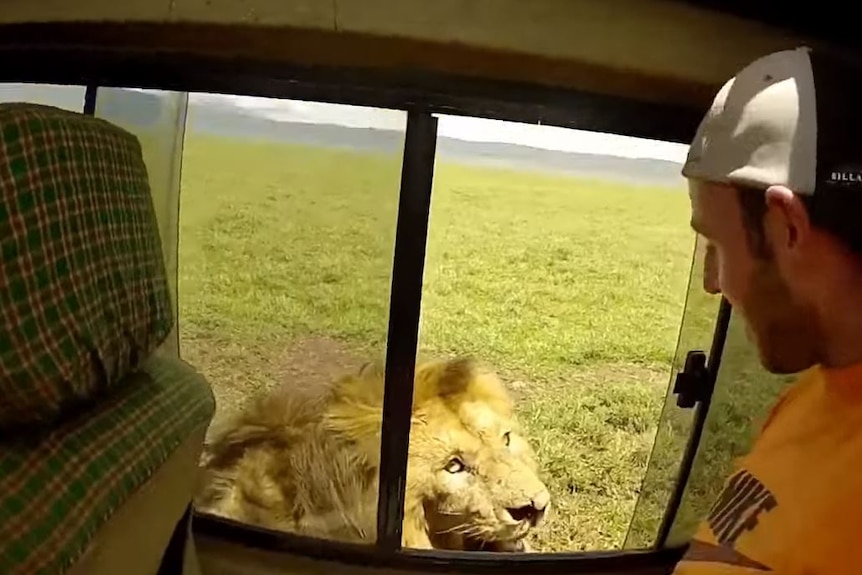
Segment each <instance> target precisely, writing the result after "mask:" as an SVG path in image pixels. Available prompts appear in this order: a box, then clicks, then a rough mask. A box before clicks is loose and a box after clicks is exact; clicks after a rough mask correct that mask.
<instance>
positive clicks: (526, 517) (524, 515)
mask: <svg viewBox="0 0 862 575" xmlns="http://www.w3.org/2000/svg"><path fill="white" fill-rule="evenodd" d="M550 501H551V495H550V494H549V493H548V492H547V491H545V492H542V493H540V494H539V495H537V496H536V497H534V498H533V499H532V500H531V501H530V503H529V505H524V506H523V507H510V508H508V509H507V510H506V511H508V512H509V515H511V516H512V519H514V520H515V521H529V522H530V524H531V525H536V524H537V523H538V522H539V519H541V518H542V514H543V513H544V512H545V509H546V508H547V507H548V503H550Z"/></svg>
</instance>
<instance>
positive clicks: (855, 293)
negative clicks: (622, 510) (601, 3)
mask: <svg viewBox="0 0 862 575" xmlns="http://www.w3.org/2000/svg"><path fill="white" fill-rule="evenodd" d="M683 175H684V176H685V177H686V178H688V180H689V187H690V197H691V209H692V221H691V223H692V227H693V228H694V229H695V231H697V232H698V233H699V234H701V235H702V236H703V237H704V238H705V239H706V240H707V242H708V247H707V257H706V263H705V270H704V274H705V280H704V284H705V288H706V289H707V290H708V291H711V292H714V293H718V292H721V293H722V294H723V295H724V296H725V297H726V298H727V299H728V300H729V301H730V303H731V304H732V305H733V308H734V310H735V313H738V314H741V315H742V316H743V317H744V318H745V320H746V324H747V326H748V329H749V332H750V334H751V336H752V339H753V341H754V343H755V344H756V346H757V349H758V352H759V355H760V359H761V362H762V364H763V366H764V367H765V368H766V369H767V370H769V371H770V372H773V373H785V374H786V373H796V372H802V373H801V375H800V376H799V377H798V380H797V381H796V383H795V384H794V385H793V386H792V387H791V388H789V389H788V391H787V392H785V393H784V395H783V396H782V397H781V398H780V399H779V400H778V402H777V403H776V404H775V406H774V407H773V409H772V412H771V414H770V416H769V417H768V419H767V421H766V424H765V425H764V427H763V429H762V430H761V433H760V435H759V437H758V438H757V440H756V441H755V443H754V445H753V447H752V449H751V452H750V453H749V454H748V455H747V456H745V457H743V458H741V460H740V461H738V464H737V467H736V471H735V473H734V474H733V475H732V476H731V477H730V478H729V479H728V481H727V482H726V484H725V490H724V492H723V493H722V495H721V496H720V497H719V498H718V500H717V501H716V502H715V505H714V507H713V509H712V511H711V512H710V514H709V517H708V518H705V520H704V522H703V524H702V525H701V526H700V528H699V529H698V531H697V533H696V535H695V537H694V540H693V541H692V543H691V547H690V549H689V550H688V552H687V553H686V556H685V557H684V558H683V560H682V561H681V562H680V563H679V565H678V566H677V568H676V571H675V573H676V575H695V574H704V575H713V574H715V575H717V574H733V575H739V574H743V573H746V574H756V573H780V574H782V575H783V574H800V575H802V574H818V575H820V574H830V575H833V574H843V573H848V574H849V573H855V574H859V573H862V72H860V71H859V70H858V69H854V68H852V67H850V66H849V65H848V64H846V63H842V62H840V61H838V60H835V59H833V58H832V57H831V56H829V55H826V54H821V53H819V52H818V51H816V50H815V51H812V50H809V49H807V48H799V49H795V50H787V51H782V52H777V53H774V54H770V55H768V56H765V57H763V58H760V59H758V60H756V61H754V62H753V63H751V64H749V65H748V66H747V67H746V68H744V69H743V70H742V71H741V72H739V73H738V74H737V76H736V77H735V78H733V79H731V80H730V81H728V82H727V83H726V84H725V85H724V86H723V87H722V89H721V90H720V91H719V92H718V95H717V96H716V98H715V100H714V102H713V105H712V107H711V109H710V110H709V112H708V113H707V114H706V116H705V117H704V119H703V121H702V122H701V125H700V127H699V128H698V131H697V134H696V136H695V139H694V141H693V143H692V145H691V148H690V151H689V155H688V158H687V161H686V164H685V166H684V168H683Z"/></svg>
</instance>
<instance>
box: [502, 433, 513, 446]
mask: <svg viewBox="0 0 862 575" xmlns="http://www.w3.org/2000/svg"><path fill="white" fill-rule="evenodd" d="M503 443H505V444H506V447H509V444H510V443H512V433H511V432H509V431H507V432H506V433H504V434H503Z"/></svg>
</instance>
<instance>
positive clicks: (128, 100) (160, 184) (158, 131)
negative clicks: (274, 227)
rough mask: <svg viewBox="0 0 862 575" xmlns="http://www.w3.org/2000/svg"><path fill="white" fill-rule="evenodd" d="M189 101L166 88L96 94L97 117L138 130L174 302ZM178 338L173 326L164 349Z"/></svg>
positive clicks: (123, 90)
mask: <svg viewBox="0 0 862 575" xmlns="http://www.w3.org/2000/svg"><path fill="white" fill-rule="evenodd" d="M187 100H188V96H187V94H186V93H185V92H170V91H165V90H138V89H131V88H130V89H127V88H105V87H102V88H99V89H98V91H97V92H96V111H95V115H96V117H99V118H104V119H105V120H107V121H109V122H112V123H114V124H116V125H118V126H120V127H122V128H124V129H126V130H128V131H129V132H131V133H133V134H135V136H137V138H138V140H139V141H140V143H141V152H142V154H143V156H144V162H145V163H146V165H147V173H148V175H149V179H150V193H151V194H152V196H153V207H154V209H155V212H156V218H157V220H158V223H159V235H160V237H161V240H162V246H163V252H164V258H165V266H166V268H167V273H168V282H169V284H170V287H171V294H172V296H173V298H174V305H175V306H176V301H177V299H176V286H177V243H178V238H177V218H178V217H179V193H180V169H181V166H182V154H183V135H184V133H185V125H186V103H187ZM175 312H176V307H175ZM177 338H178V335H177V327H176V325H175V326H174V331H173V333H172V334H171V335H170V336H169V337H168V339H167V341H166V342H165V347H170V348H171V349H173V350H174V351H175V352H176V351H177V344H178V339H177Z"/></svg>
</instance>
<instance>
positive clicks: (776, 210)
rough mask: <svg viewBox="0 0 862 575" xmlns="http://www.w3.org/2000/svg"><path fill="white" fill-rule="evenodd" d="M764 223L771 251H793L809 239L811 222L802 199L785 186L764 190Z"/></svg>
mask: <svg viewBox="0 0 862 575" xmlns="http://www.w3.org/2000/svg"><path fill="white" fill-rule="evenodd" d="M766 208H767V209H766V222H765V226H766V229H767V233H768V234H769V236H770V239H771V242H772V246H773V249H779V248H781V249H784V250H795V249H797V248H799V247H800V246H802V245H804V244H806V243H807V242H808V241H809V239H810V237H811V220H810V219H809V217H808V210H807V209H806V208H805V204H803V203H802V199H801V198H800V197H799V196H798V195H797V194H795V193H794V192H793V191H792V190H791V189H790V188H787V187H786V186H770V187H769V188H768V189H767V190H766Z"/></svg>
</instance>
